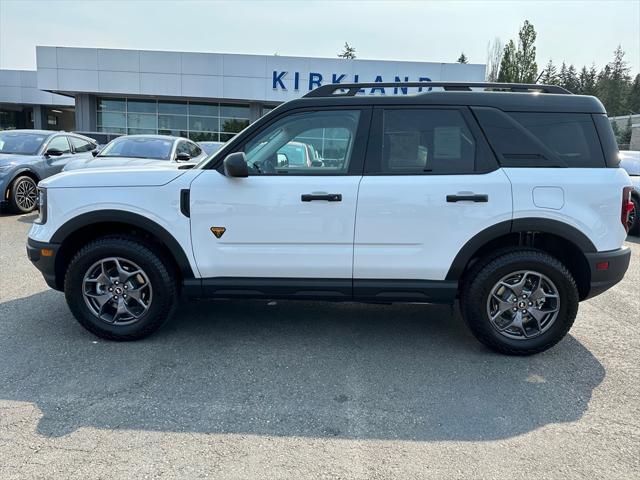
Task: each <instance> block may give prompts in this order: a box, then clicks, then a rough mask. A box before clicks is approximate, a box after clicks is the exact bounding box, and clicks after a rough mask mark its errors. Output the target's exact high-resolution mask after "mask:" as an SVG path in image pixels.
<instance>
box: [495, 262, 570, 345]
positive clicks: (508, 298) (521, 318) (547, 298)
mask: <svg viewBox="0 0 640 480" xmlns="http://www.w3.org/2000/svg"><path fill="white" fill-rule="evenodd" d="M559 311H560V295H559V293H558V289H557V287H556V286H555V284H554V283H553V281H551V279H550V278H549V277H547V276H545V275H543V274H541V273H539V272H536V271H532V270H520V271H517V272H513V273H510V274H508V275H505V276H504V277H502V278H501V279H500V280H499V281H498V282H497V283H496V284H495V285H494V286H493V288H492V289H491V291H490V293H489V298H488V299H487V315H488V316H489V321H490V322H491V325H492V326H493V328H495V329H496V330H497V331H498V332H499V333H500V334H501V335H503V336H505V337H507V338H511V339H515V340H528V339H531V338H535V337H537V336H539V335H542V334H543V333H544V332H546V331H547V330H549V328H551V325H553V323H554V322H555V321H556V318H557V317H558V313H559Z"/></svg>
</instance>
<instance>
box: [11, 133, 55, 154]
mask: <svg viewBox="0 0 640 480" xmlns="http://www.w3.org/2000/svg"><path fill="white" fill-rule="evenodd" d="M47 136H48V135H47V134H41V133H23V132H11V131H9V132H0V153H12V154H17V155H35V154H36V153H38V150H40V147H42V143H43V142H44V140H45V139H46V138H47Z"/></svg>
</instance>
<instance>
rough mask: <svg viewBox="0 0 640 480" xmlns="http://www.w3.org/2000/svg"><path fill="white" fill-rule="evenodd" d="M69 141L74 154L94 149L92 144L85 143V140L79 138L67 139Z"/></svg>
mask: <svg viewBox="0 0 640 480" xmlns="http://www.w3.org/2000/svg"><path fill="white" fill-rule="evenodd" d="M69 139H70V140H71V145H73V149H74V150H75V151H76V153H82V152H90V151H91V150H93V149H94V148H96V146H95V145H94V144H92V143H90V142H87V141H86V140H82V139H81V138H78V137H69Z"/></svg>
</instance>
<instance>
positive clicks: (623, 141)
mask: <svg viewBox="0 0 640 480" xmlns="http://www.w3.org/2000/svg"><path fill="white" fill-rule="evenodd" d="M630 143H631V116H629V118H628V119H627V124H626V125H625V127H624V128H623V129H622V131H620V139H619V140H618V144H620V145H625V146H627V148H629V147H628V145H629V144H630Z"/></svg>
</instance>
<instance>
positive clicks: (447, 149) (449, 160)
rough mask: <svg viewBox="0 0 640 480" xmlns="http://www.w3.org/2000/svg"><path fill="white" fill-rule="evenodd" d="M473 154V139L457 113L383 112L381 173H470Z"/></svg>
mask: <svg viewBox="0 0 640 480" xmlns="http://www.w3.org/2000/svg"><path fill="white" fill-rule="evenodd" d="M475 151H476V144H475V140H474V138H473V136H472V135H471V132H470V131H469V129H468V127H467V125H466V123H465V121H464V118H463V117H462V114H461V113H460V112H459V111H458V110H437V109H393V110H385V112H384V119H383V139H382V168H381V171H382V172H383V173H400V174H402V173H405V174H425V173H426V174H429V173H435V174H438V173H473V171H474V167H475Z"/></svg>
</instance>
